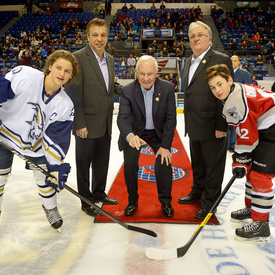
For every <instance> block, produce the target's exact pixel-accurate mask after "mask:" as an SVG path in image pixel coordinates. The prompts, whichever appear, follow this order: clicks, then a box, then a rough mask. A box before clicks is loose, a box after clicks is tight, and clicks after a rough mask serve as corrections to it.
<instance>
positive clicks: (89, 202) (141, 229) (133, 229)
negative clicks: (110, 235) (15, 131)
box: [0, 140, 157, 237]
mask: <svg viewBox="0 0 275 275" xmlns="http://www.w3.org/2000/svg"><path fill="white" fill-rule="evenodd" d="M0 144H1V145H3V146H4V147H5V148H6V149H8V150H9V151H11V152H12V153H14V154H15V155H17V156H18V157H20V158H21V159H23V160H24V161H26V162H27V163H28V164H29V165H30V166H31V167H34V168H35V169H36V170H38V171H40V172H41V173H43V174H44V175H45V176H46V177H53V176H52V175H51V174H50V173H49V172H48V171H46V170H45V169H43V168H42V167H40V166H39V165H37V164H36V163H34V162H33V161H31V160H30V159H28V158H27V157H26V156H24V155H22V154H21V153H19V152H17V151H16V150H15V149H13V148H11V147H9V146H8V145H7V144H5V143H4V142H3V141H2V140H0ZM64 188H65V189H67V190H68V191H69V192H71V193H72V194H74V195H76V196H77V197H78V198H80V199H81V200H82V201H84V202H86V203H87V204H89V205H90V206H92V207H94V208H95V209H96V210H97V211H99V212H100V213H102V214H104V215H105V216H107V217H108V218H109V219H111V220H112V221H114V222H115V223H118V224H119V225H121V226H123V227H124V228H126V229H128V230H132V231H136V232H139V233H143V234H147V235H149V236H152V237H157V234H156V233H155V232H154V231H151V230H148V229H145V228H141V227H137V226H132V225H129V224H126V223H124V222H121V221H120V220H118V219H116V218H115V217H114V216H112V215H111V214H109V213H108V212H106V211H105V210H103V209H102V208H100V207H98V206H97V205H96V204H94V203H92V202H91V201H90V200H88V199H86V198H84V197H83V196H82V195H80V194H79V193H78V192H76V191H75V190H74V189H72V188H71V187H69V186H68V185H66V184H65V187H64Z"/></svg>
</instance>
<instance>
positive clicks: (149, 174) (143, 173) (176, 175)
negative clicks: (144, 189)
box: [138, 165, 189, 182]
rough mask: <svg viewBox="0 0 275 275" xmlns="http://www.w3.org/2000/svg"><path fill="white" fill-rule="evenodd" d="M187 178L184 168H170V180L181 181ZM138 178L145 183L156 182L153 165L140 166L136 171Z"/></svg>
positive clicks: (187, 173) (187, 174)
mask: <svg viewBox="0 0 275 275" xmlns="http://www.w3.org/2000/svg"><path fill="white" fill-rule="evenodd" d="M188 176H189V172H188V171H187V170H185V169H184V168H180V167H174V166H172V179H173V180H174V181H175V180H182V179H184V178H186V177H188ZM138 178H139V179H141V180H146V181H153V182H155V181H156V176H155V166H154V165H146V166H142V167H140V168H139V170H138Z"/></svg>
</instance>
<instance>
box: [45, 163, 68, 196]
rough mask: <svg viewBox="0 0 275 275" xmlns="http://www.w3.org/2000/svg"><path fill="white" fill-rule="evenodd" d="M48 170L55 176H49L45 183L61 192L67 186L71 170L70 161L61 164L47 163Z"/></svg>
mask: <svg viewBox="0 0 275 275" xmlns="http://www.w3.org/2000/svg"><path fill="white" fill-rule="evenodd" d="M47 167H48V171H49V172H50V174H51V175H52V176H53V177H47V178H46V180H45V183H46V184H47V185H48V186H50V187H52V188H54V189H55V190H56V191H57V192H60V190H62V189H63V188H64V187H65V183H66V181H67V178H68V174H69V173H70V171H71V166H70V164H69V163H62V164H60V165H49V164H48V165H47Z"/></svg>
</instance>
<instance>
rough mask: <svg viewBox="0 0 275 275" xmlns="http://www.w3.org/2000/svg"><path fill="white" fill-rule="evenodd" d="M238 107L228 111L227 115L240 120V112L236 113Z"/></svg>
mask: <svg viewBox="0 0 275 275" xmlns="http://www.w3.org/2000/svg"><path fill="white" fill-rule="evenodd" d="M236 109H237V108H236V107H235V106H234V107H232V108H231V109H228V110H227V111H226V115H229V116H231V117H233V118H234V119H237V118H238V112H236Z"/></svg>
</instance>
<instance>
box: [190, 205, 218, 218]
mask: <svg viewBox="0 0 275 275" xmlns="http://www.w3.org/2000/svg"><path fill="white" fill-rule="evenodd" d="M216 212H217V208H215V209H214V210H213V214H215V213H216ZM208 213H209V211H208V210H206V209H200V210H199V211H198V212H197V213H196V214H195V218H196V219H200V220H203V219H205V217H206V216H207V214H208Z"/></svg>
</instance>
